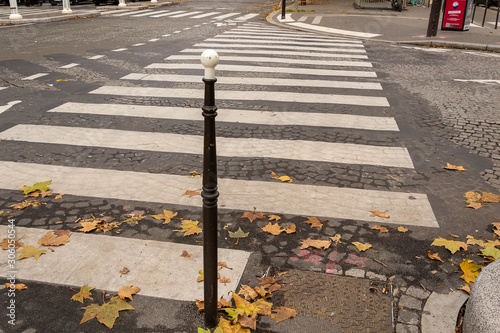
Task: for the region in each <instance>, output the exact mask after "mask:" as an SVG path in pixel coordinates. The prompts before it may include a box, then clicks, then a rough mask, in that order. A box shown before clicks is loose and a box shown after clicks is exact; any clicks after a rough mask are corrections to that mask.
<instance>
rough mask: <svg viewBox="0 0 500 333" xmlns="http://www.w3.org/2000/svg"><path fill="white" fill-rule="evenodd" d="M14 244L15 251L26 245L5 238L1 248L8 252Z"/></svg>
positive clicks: (0, 244)
mask: <svg viewBox="0 0 500 333" xmlns="http://www.w3.org/2000/svg"><path fill="white" fill-rule="evenodd" d="M11 244H13V245H14V248H15V249H18V248H20V247H23V246H24V244H23V243H21V242H18V241H14V240H13V239H10V238H4V239H3V241H2V242H1V243H0V246H1V247H2V250H7V249H8V248H9V245H11Z"/></svg>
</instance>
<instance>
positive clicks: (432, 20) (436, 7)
mask: <svg viewBox="0 0 500 333" xmlns="http://www.w3.org/2000/svg"><path fill="white" fill-rule="evenodd" d="M440 12H441V0H434V1H433V2H432V6H431V14H430V16H429V25H428V26H427V37H434V36H436V35H437V30H438V25H439V14H440Z"/></svg>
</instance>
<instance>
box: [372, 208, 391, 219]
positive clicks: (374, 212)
mask: <svg viewBox="0 0 500 333" xmlns="http://www.w3.org/2000/svg"><path fill="white" fill-rule="evenodd" d="M369 212H370V213H372V214H370V217H374V216H378V217H383V218H385V219H388V218H389V217H390V216H389V215H387V214H386V213H383V212H381V211H378V210H376V209H372V210H370V211H369Z"/></svg>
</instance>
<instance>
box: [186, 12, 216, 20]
mask: <svg viewBox="0 0 500 333" xmlns="http://www.w3.org/2000/svg"><path fill="white" fill-rule="evenodd" d="M217 14H220V12H210V13H204V14H200V15H196V16H193V17H191V18H194V19H199V18H204V17H208V16H212V15H217Z"/></svg>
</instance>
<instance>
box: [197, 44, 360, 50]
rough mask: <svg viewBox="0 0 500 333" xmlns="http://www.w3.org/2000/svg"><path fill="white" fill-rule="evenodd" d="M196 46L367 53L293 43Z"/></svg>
mask: <svg viewBox="0 0 500 333" xmlns="http://www.w3.org/2000/svg"><path fill="white" fill-rule="evenodd" d="M193 46H194V47H211V48H217V49H218V48H221V49H223V48H249V49H258V48H262V49H276V50H294V51H322V52H350V53H366V51H365V50H363V49H345V48H339V47H311V46H307V47H305V46H293V45H262V44H243V43H234V44H229V43H228V44H216V43H205V42H202V43H198V44H195V45H193Z"/></svg>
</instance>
